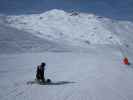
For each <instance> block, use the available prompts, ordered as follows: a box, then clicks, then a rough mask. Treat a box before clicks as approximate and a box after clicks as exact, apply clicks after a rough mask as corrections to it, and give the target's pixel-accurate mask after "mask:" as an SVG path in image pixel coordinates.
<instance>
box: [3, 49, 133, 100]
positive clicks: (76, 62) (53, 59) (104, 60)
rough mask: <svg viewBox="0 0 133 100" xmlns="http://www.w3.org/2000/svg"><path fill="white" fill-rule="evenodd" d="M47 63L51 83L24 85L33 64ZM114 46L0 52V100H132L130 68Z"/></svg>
mask: <svg viewBox="0 0 133 100" xmlns="http://www.w3.org/2000/svg"><path fill="white" fill-rule="evenodd" d="M42 61H45V62H46V63H47V66H46V71H45V72H46V73H45V77H47V78H50V79H51V80H52V82H54V83H55V84H54V85H38V84H32V85H30V84H29V85H27V82H28V81H33V80H34V79H35V71H36V66H37V65H38V64H40V63H41V62H42ZM121 61H122V59H121V53H120V52H119V51H118V50H117V49H116V48H110V49H109V48H106V47H104V51H103V48H101V49H100V48H99V47H98V48H95V49H92V50H88V52H86V53H85V52H62V53H61V52H60V53H58V52H45V53H27V54H17V55H1V56H0V65H1V69H0V78H1V81H0V98H1V100H132V98H133V85H132V84H133V77H132V76H133V69H132V66H126V65H124V64H123V63H122V62H121Z"/></svg>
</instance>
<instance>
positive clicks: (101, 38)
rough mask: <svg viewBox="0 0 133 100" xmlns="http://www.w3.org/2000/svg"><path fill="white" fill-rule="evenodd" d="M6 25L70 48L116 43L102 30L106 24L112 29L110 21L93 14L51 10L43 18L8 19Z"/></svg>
mask: <svg viewBox="0 0 133 100" xmlns="http://www.w3.org/2000/svg"><path fill="white" fill-rule="evenodd" d="M7 22H8V24H9V25H10V26H12V27H15V28H17V29H20V30H25V31H27V32H31V33H33V34H34V35H36V36H39V37H41V38H45V39H49V40H54V41H59V42H60V41H65V42H69V44H73V45H80V46H86V45H88V44H118V43H120V40H119V38H118V37H117V35H116V34H114V33H113V34H112V31H110V30H108V29H107V28H106V24H111V25H114V23H113V21H112V20H110V19H107V18H102V17H99V16H96V15H93V14H85V13H78V12H73V13H67V12H65V11H63V10H57V9H54V10H50V11H47V12H45V13H43V14H33V15H20V16H9V17H7ZM114 22H115V21H114ZM116 22H117V21H116Z"/></svg>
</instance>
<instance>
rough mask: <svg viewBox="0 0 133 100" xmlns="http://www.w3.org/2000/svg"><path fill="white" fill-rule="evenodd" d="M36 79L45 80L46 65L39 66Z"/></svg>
mask: <svg viewBox="0 0 133 100" xmlns="http://www.w3.org/2000/svg"><path fill="white" fill-rule="evenodd" d="M36 79H37V80H43V81H44V80H45V79H44V67H42V66H41V65H39V66H37V70H36Z"/></svg>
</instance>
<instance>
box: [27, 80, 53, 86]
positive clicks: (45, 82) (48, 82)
mask: <svg viewBox="0 0 133 100" xmlns="http://www.w3.org/2000/svg"><path fill="white" fill-rule="evenodd" d="M51 83H52V82H51V79H46V81H39V80H36V79H35V80H33V81H28V82H27V84H28V85H32V84H39V85H49V84H51Z"/></svg>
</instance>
